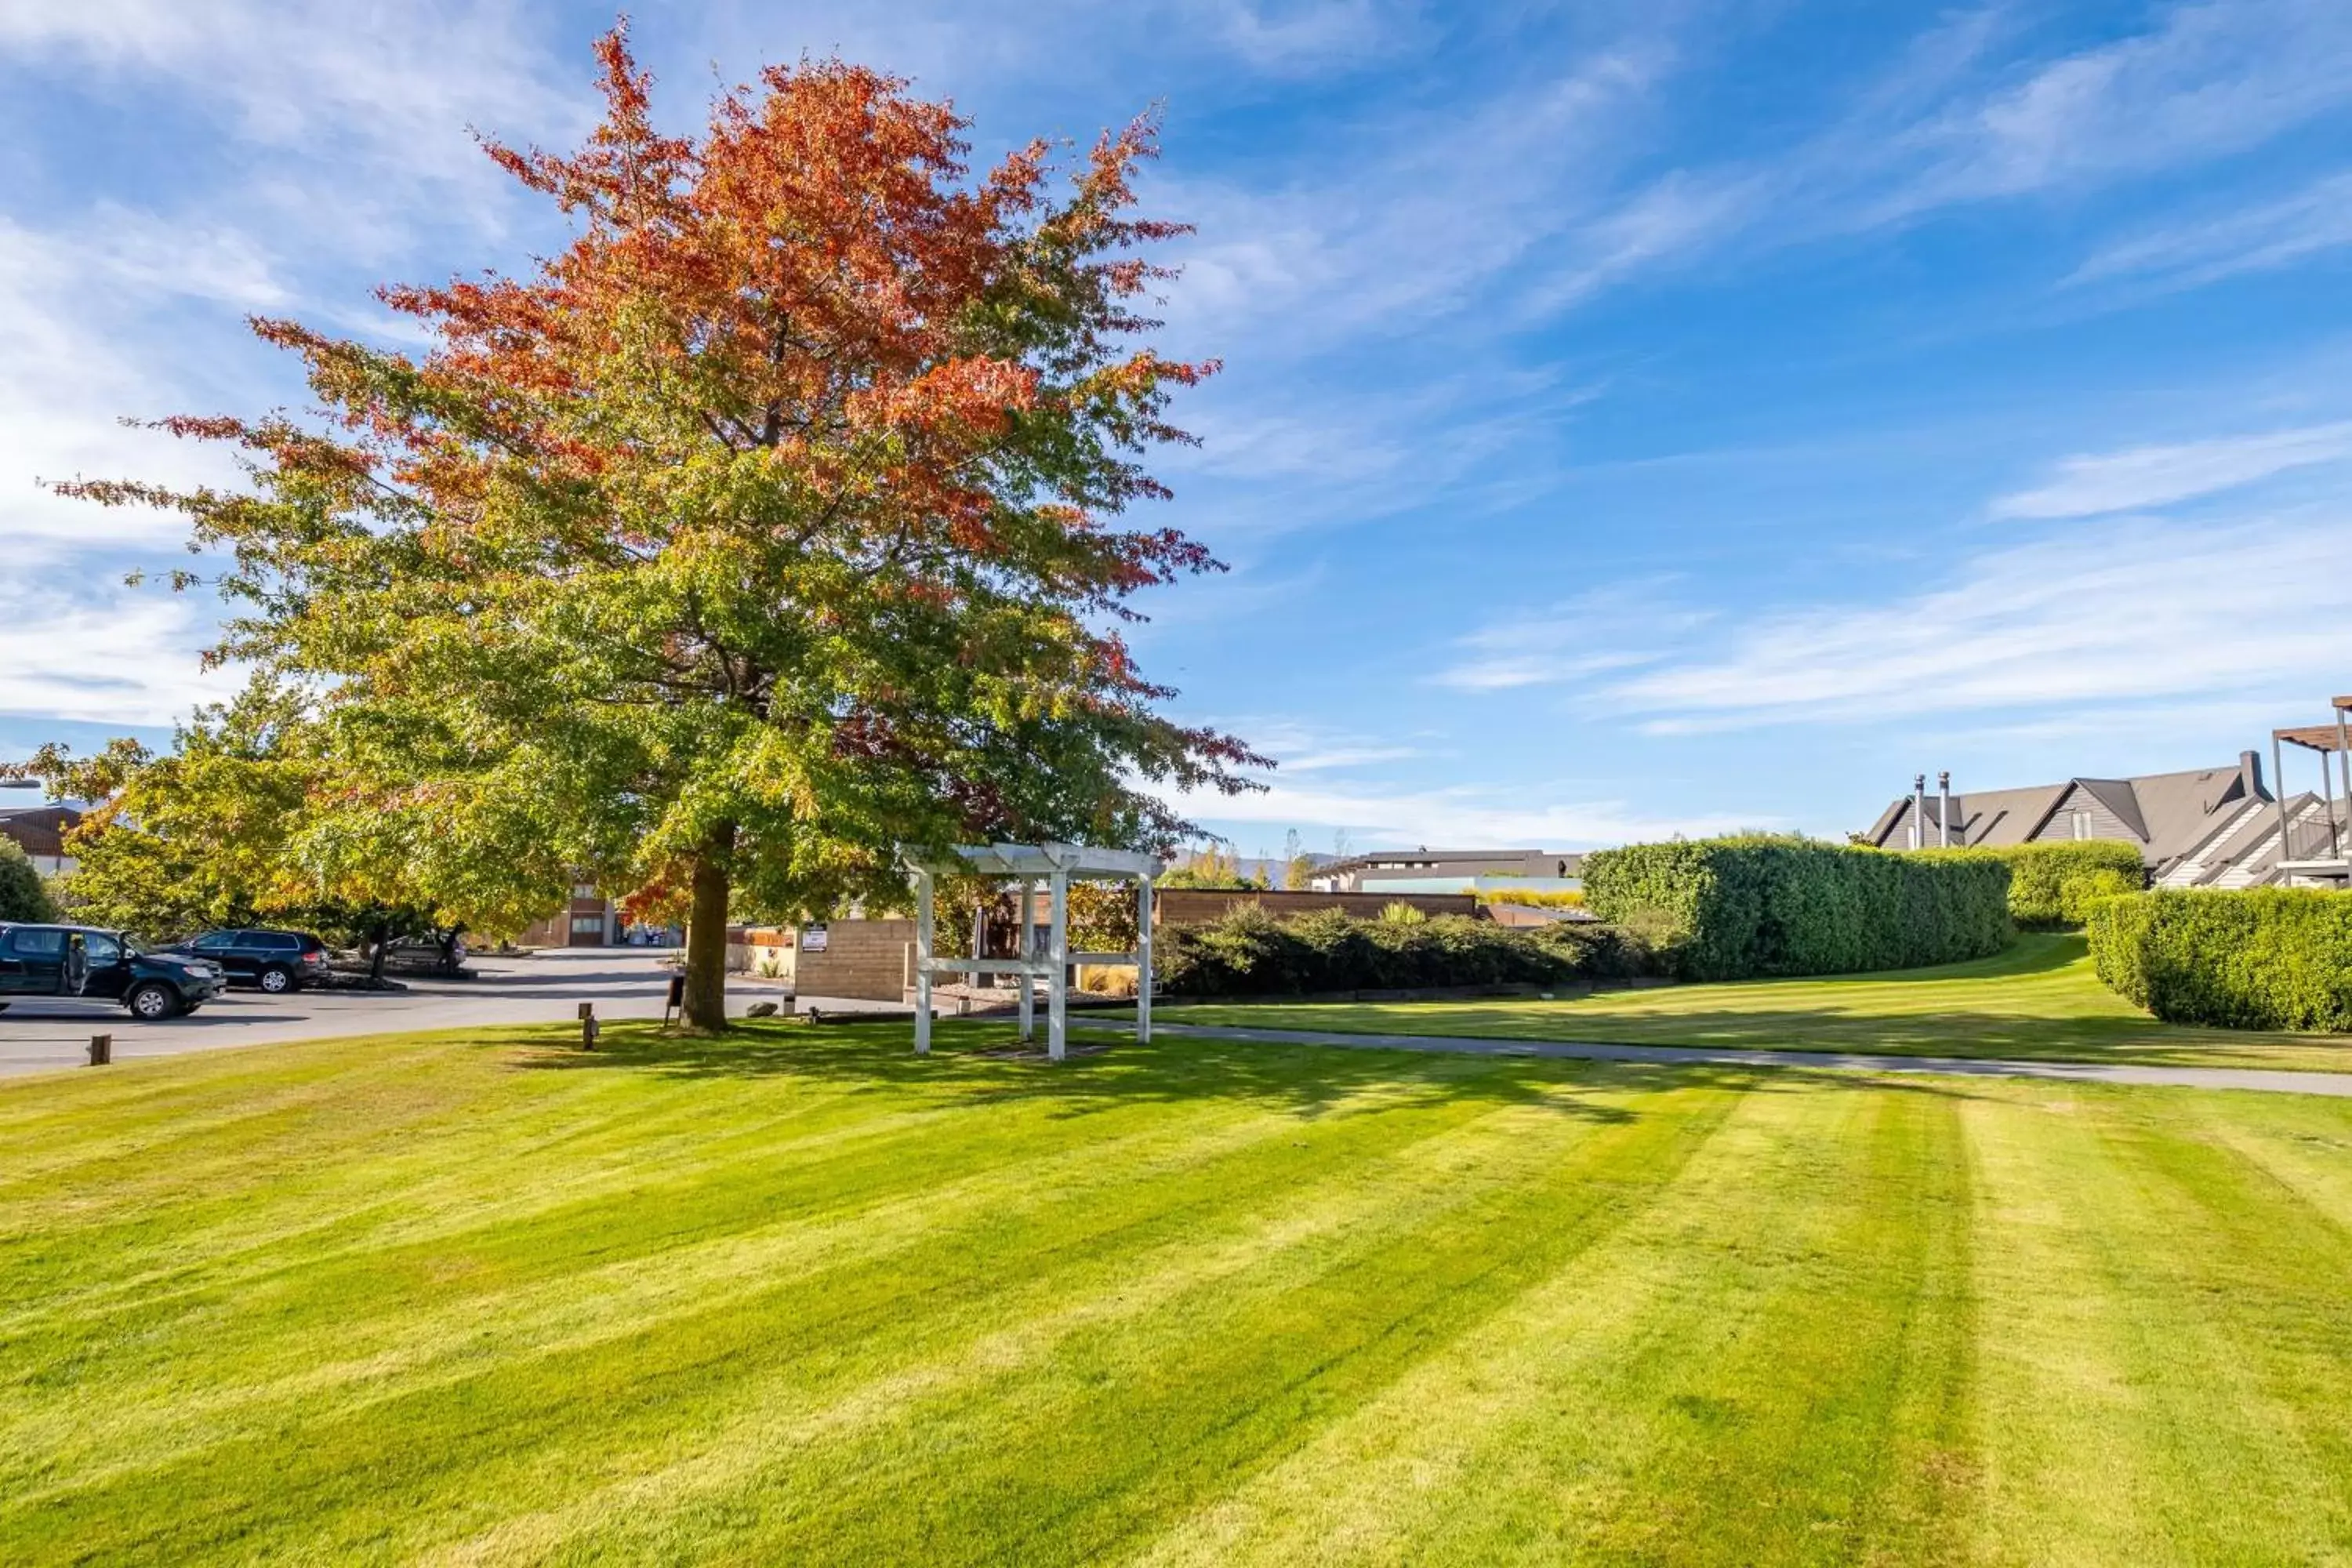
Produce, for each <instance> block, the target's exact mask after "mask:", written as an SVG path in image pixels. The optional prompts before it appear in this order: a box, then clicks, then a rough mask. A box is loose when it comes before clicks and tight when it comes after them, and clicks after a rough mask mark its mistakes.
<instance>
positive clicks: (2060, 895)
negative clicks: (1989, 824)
mask: <svg viewBox="0 0 2352 1568" xmlns="http://www.w3.org/2000/svg"><path fill="white" fill-rule="evenodd" d="M1987 853H1990V854H1992V855H1995V856H1998V857H2000V859H2001V860H2002V861H2003V862H2004V863H2005V864H2007V866H2008V867H2009V918H2010V919H2011V920H2013V921H2016V922H2017V923H2018V924H2019V925H2021V926H2024V927H2026V928H2027V929H2029V930H2034V931H2076V930H2080V929H2081V928H2082V926H2083V923H2084V921H2086V920H2088V919H2089V918H2090V913H2091V906H2092V905H2094V904H2095V903H2097V902H2098V901H2099V900H2101V899H2105V898H2112V897H2114V896H2115V895H2116V894H2117V893H2136V892H2138V891H2139V890H2140V889H2142V888H2144V887H2146V886H2147V867H2146V865H2145V864H2144V863H2143V862H2142V861H2141V859H2140V856H2139V846H2137V845H2136V844H2126V843H2125V842H2124V841H2123V840H2121V839H2119V838H2062V839H2057V840H2055V841H2053V842H2051V843H2046V844H2016V845H2011V847H2008V848H2006V849H1994V850H1990V851H1987Z"/></svg>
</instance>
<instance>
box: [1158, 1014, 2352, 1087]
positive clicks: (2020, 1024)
mask: <svg viewBox="0 0 2352 1568" xmlns="http://www.w3.org/2000/svg"><path fill="white" fill-rule="evenodd" d="M1726 999H1727V1000H1729V999H1730V998H1728V997H1727V998H1726ZM1167 1022H1168V1023H1170V1024H1173V1025H1196V1026H1202V1027H1206V1028H1226V1027H1231V1028H1263V1029H1307V1030H1322V1031H1327V1032H1328V1033H1332V1034H1366V1035H1424V1036H1430V1037H1451V1038H1459V1039H1487V1040H1524V1041H1526V1042H1528V1044H1531V1045H1533V1044H1539V1043H1541V1042H1544V1041H1547V1040H1549V1041H1559V1042H1564V1043H1569V1044H1582V1045H1611V1046H1658V1047H1676V1046H1680V1047H1688V1048H1690V1049H1694V1050H1710V1049H1712V1050H1759V1051H1838V1052H1845V1053H1850V1054H1853V1055H1858V1056H1889V1057H1954V1058H1966V1059H1969V1060H1981V1061H2021V1062H2110V1063H2117V1064H2128V1065H2131V1066H2135V1067H2226V1066H2233V1065H2234V1066H2242V1067H2283V1066H2289V1067H2291V1066H2294V1065H2295V1064H2294V1060H2293V1058H2294V1056H2295V1055H2296V1054H2297V1053H2299V1052H2308V1053H2309V1056H2308V1067H2309V1068H2310V1069H2312V1070H2323V1071H2342V1070H2352V1041H2347V1040H2342V1039H2336V1038H2333V1037H2310V1036H2303V1035H2281V1034H2265V1033H2261V1032H2257V1031H2252V1030H2243V1031H2229V1030H2209V1029H2189V1028H2184V1027H2179V1026H2172V1025H2167V1024H2159V1023H2157V1022H2156V1021H2154V1020H2153V1019H2147V1018H2114V1017H2092V1018H2065V1017H2034V1016H2031V1015H2021V1014H2017V1013H1987V1012H1972V1011H1960V1010H1952V1011H1937V1012H1923V1013H1918V1014H1910V1015H1906V1014H1894V1015H1862V1014H1857V1013H1843V1012H1799V1011H1795V1010H1792V1009H1785V1008H1784V1009H1769V1008H1759V1009H1756V1010H1754V1011H1734V1010H1731V1009H1729V1008H1724V1009H1710V1010H1707V1011H1705V1012H1696V1011H1694V1012H1687V1013H1680V1012H1677V1013H1664V1012H1661V1013H1655V1014H1642V1013H1612V1012H1609V1011H1607V1010H1605V1009H1603V1010H1598V1011H1594V1012H1591V1013H1585V1012H1581V1011H1579V1010H1578V1009H1577V1008H1576V1007H1575V1006H1574V1005H1570V1006H1568V1007H1561V1008H1559V1009H1553V1010H1546V1011H1543V1012H1540V1013H1520V1014H1510V1013H1503V1012H1495V1013H1489V1014H1477V1013H1470V1012H1465V1011H1460V1010H1454V1009H1449V1008H1445V1007H1444V1006H1442V1005H1432V1006H1430V1007H1429V1008H1428V1010H1427V1011H1425V1012H1420V1013H1416V1012H1412V1011H1408V1010H1406V1009H1404V1008H1402V1007H1399V1008H1394V1009H1391V1010H1388V1011H1385V1012H1383V1013H1382V1014H1381V1015H1380V1016H1370V1017H1368V1016H1363V1015H1361V1014H1357V1015H1355V1016H1349V1014H1348V1013H1347V1012H1345V1011H1342V1010H1339V1009H1334V1010H1333V1012H1332V1014H1331V1015H1330V1016H1317V1015H1316V1012H1315V1010H1314V1009H1312V1008H1309V1007H1306V1006H1283V1005H1271V1006H1267V1007H1265V1008H1263V1009H1255V1008H1246V1009H1245V1008H1241V1007H1219V1008H1215V1009H1207V1008H1203V1009H1201V1010H1200V1011H1199V1013H1197V1014H1193V1013H1180V1012H1173V1011H1172V1010H1171V1016H1169V1017H1168V1019H1167Z"/></svg>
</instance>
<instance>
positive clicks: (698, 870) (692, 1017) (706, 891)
mask: <svg viewBox="0 0 2352 1568" xmlns="http://www.w3.org/2000/svg"><path fill="white" fill-rule="evenodd" d="M734 848H735V825H734V824H733V823H731V822H730V823H724V824H721V825H720V826H719V827H718V828H716V829H714V830H713V831H712V833H711V835H710V838H709V842H708V843H707V844H705V845H704V847H703V850H702V853H701V854H700V855H698V856H697V857H696V858H695V861H694V905H693V910H694V912H693V914H692V916H691V917H690V918H689V919H688V922H687V927H686V998H685V1005H684V1007H683V1009H682V1011H681V1018H682V1021H683V1022H684V1023H685V1025H686V1026H687V1027H688V1028H689V1029H696V1030H703V1031H709V1032H713V1033H715V1032H717V1031H719V1030H721V1029H724V1028H725V1027H727V902H728V898H727V895H728V887H729V879H728V865H727V859H728V857H729V855H730V854H731V853H732V852H733V850H734Z"/></svg>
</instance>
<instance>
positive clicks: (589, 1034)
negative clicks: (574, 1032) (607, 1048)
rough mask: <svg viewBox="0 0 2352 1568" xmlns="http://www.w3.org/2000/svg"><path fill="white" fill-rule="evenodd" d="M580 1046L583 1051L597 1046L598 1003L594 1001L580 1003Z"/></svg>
mask: <svg viewBox="0 0 2352 1568" xmlns="http://www.w3.org/2000/svg"><path fill="white" fill-rule="evenodd" d="M580 1048H581V1049H582V1050H583V1051H593V1050H594V1049H595V1048H596V1004H595V1003H593V1002H583V1003H581V1004H580Z"/></svg>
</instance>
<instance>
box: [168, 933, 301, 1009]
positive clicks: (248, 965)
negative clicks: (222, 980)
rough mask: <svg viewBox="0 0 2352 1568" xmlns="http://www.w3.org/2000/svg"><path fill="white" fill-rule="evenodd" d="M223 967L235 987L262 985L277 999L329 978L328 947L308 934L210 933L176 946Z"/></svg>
mask: <svg viewBox="0 0 2352 1568" xmlns="http://www.w3.org/2000/svg"><path fill="white" fill-rule="evenodd" d="M171 951H172V952H182V953H186V954H187V955H189V956H190V957H192V958H201V959H205V960H208V961H209V962H211V963H217V964H219V965H220V966H221V969H222V970H223V972H225V973H226V974H227V975H228V983H229V984H232V985H258V986H260V987H261V988H262V989H263V990H264V991H267V992H268V993H269V994H271V995H273V996H278V995H282V994H285V993H286V992H289V991H299V990H300V989H302V987H303V986H305V985H308V984H314V983H320V982H323V981H325V979H326V978H327V944H326V943H325V942H320V940H319V939H318V938H317V937H315V936H312V935H310V933H309V932H308V931H206V932H205V934H204V935H202V936H200V937H197V938H196V939H195V940H194V941H193V942H180V943H177V944H176V945H174V946H173V948H172V950H171Z"/></svg>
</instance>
